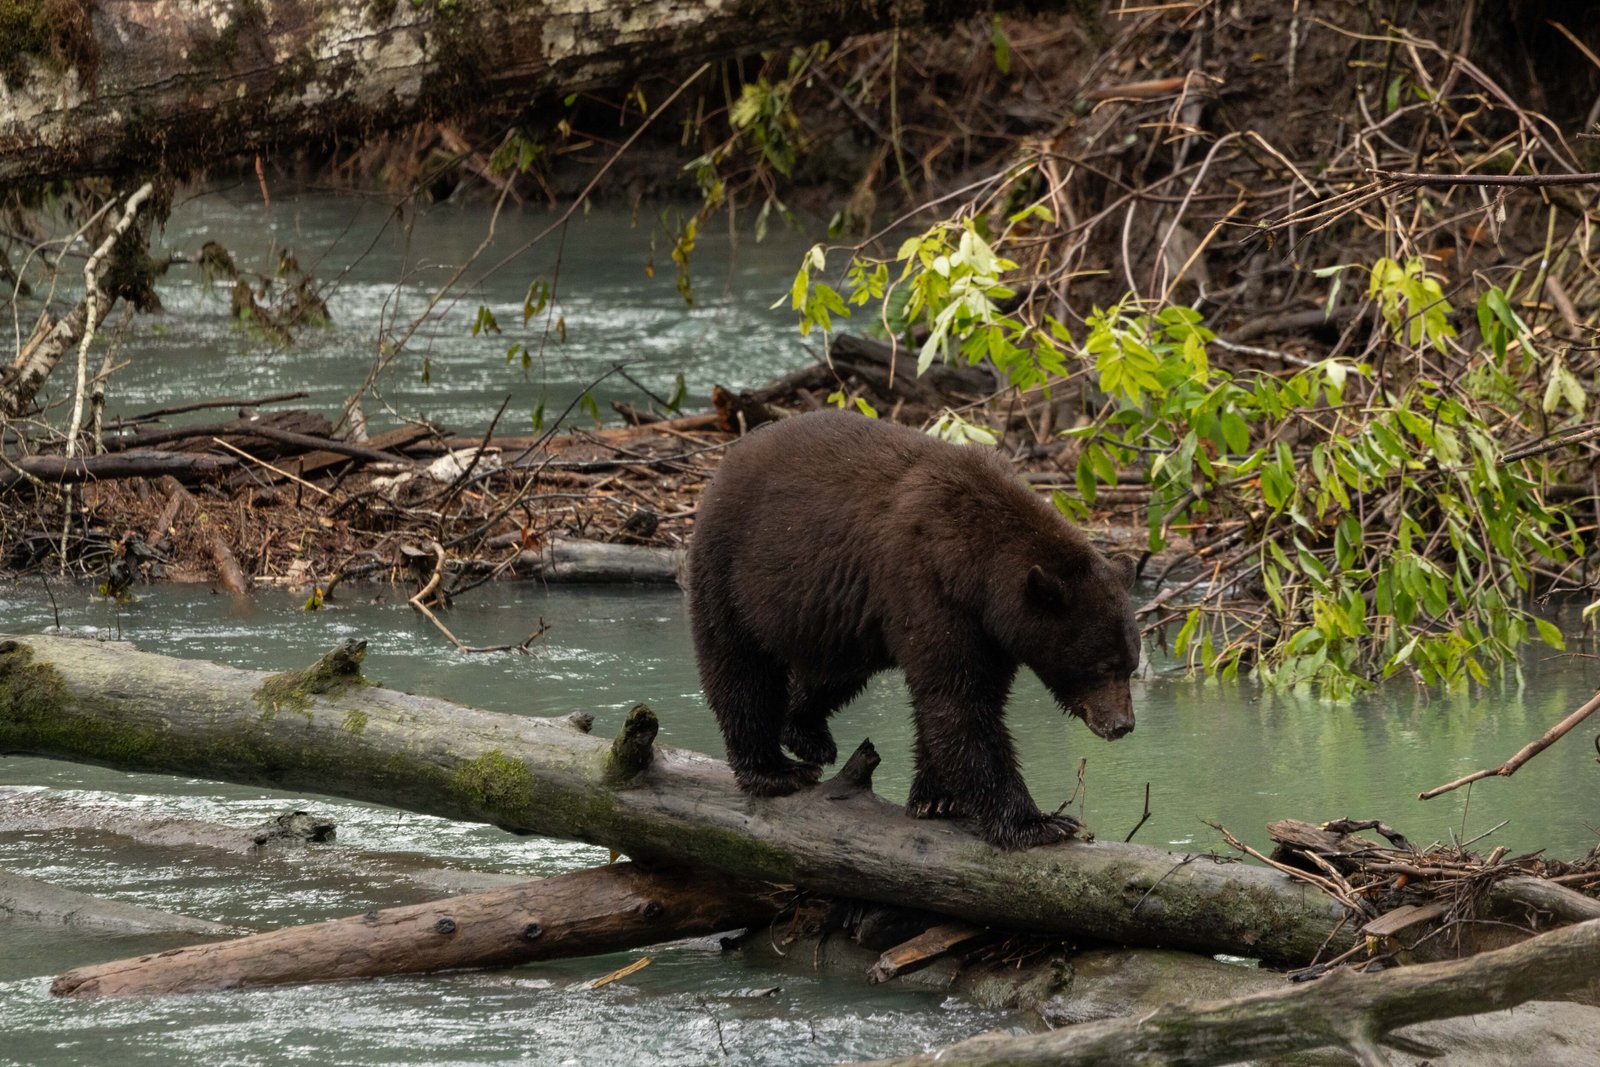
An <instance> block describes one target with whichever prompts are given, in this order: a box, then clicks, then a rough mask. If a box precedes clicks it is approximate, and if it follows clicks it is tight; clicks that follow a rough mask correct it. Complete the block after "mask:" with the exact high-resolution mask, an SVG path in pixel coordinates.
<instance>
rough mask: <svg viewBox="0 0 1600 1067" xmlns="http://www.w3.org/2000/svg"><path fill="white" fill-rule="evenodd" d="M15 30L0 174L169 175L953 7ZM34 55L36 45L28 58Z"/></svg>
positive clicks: (252, 5)
mask: <svg viewBox="0 0 1600 1067" xmlns="http://www.w3.org/2000/svg"><path fill="white" fill-rule="evenodd" d="M61 6H63V7H64V8H66V9H67V10H68V11H70V10H71V9H72V8H74V7H79V17H78V18H76V19H62V20H61V22H62V25H61V26H60V28H59V30H58V32H57V33H55V34H54V35H53V36H54V37H55V38H58V39H56V40H52V41H49V42H44V41H41V42H40V43H39V44H38V45H37V46H36V47H30V42H28V41H17V42H13V43H14V44H15V46H16V47H15V52H16V54H15V55H14V56H12V57H11V59H10V64H11V67H12V68H14V69H11V70H8V72H7V74H6V81H7V86H6V89H7V93H6V106H5V107H4V108H3V109H0V184H5V185H15V184H19V183H27V182H40V181H47V180H53V179H58V178H81V177H86V176H89V175H94V174H107V173H118V172H126V171H132V170H141V171H142V170H153V169H159V168H170V169H175V170H178V171H180V172H183V171H188V170H192V169H194V168H196V167H199V166H203V165H204V164H205V163H206V162H208V161H210V160H213V159H217V158H223V157H228V156H238V155H245V154H249V153H253V152H259V151H267V150H270V149H271V148H273V147H274V146H278V145H287V146H289V147H291V148H292V147H298V146H299V145H300V144H302V143H304V142H305V141H306V140H308V139H312V140H315V139H326V138H331V137H335V136H341V135H348V136H352V137H357V138H360V137H367V136H370V135H371V134H372V133H373V132H375V131H379V130H384V129H392V128H396V127H399V126H403V125H405V124H408V123H411V122H415V121H417V120H419V119H430V118H431V119H437V118H441V117H444V116H446V115H449V114H452V113H455V112H458V111H471V112H473V113H474V114H478V115H482V114H485V113H487V112H493V111H494V110H496V109H499V110H503V111H506V112H510V111H513V110H518V109H521V108H524V107H527V106H529V102H530V101H532V100H535V99H537V98H538V97H539V96H540V94H549V93H555V92H561V93H571V92H577V91H581V90H586V89H594V88H597V87H603V86H625V85H627V84H628V83H629V82H630V81H632V80H633V79H634V78H636V77H637V76H638V75H640V74H643V73H651V74H659V73H662V72H671V71H673V70H674V69H676V68H679V67H683V68H687V67H688V66H692V65H693V64H694V63H697V62H700V61H703V60H709V59H716V58H719V57H722V56H726V55H731V54H734V53H736V52H758V51H762V50H765V49H771V48H776V47H781V46H784V45H788V44H797V43H803V42H808V41H812V40H818V39H822V38H832V37H839V36H844V35H846V34H850V33H859V32H866V31H870V30H875V29H888V28H891V27H893V26H895V25H897V24H898V25H903V26H906V25H913V24H916V23H918V22H923V21H934V20H945V19H951V18H959V17H963V16H966V15H968V14H970V13H971V5H970V4H966V3H959V2H957V0H902V2H899V3H894V4H881V3H876V2H872V0H843V2H838V3H836V2H827V3H820V2H811V3H794V2H793V0H783V2H776V0H749V2H744V3H738V4H728V3H720V2H716V0H640V2H637V3H631V4H623V5H618V4H597V3H593V2H592V0H533V2H529V3H517V4H505V3H490V2H488V0H461V2H457V3H451V4H442V3H438V4H435V3H427V4H421V3H404V2H402V3H397V2H395V0H387V2H372V0H311V2H298V0H297V2H289V0H217V2H214V3H207V4H154V3H150V2H149V0H96V2H94V3H89V2H88V0H64V3H63V4H62V5H61ZM34 53H37V54H34Z"/></svg>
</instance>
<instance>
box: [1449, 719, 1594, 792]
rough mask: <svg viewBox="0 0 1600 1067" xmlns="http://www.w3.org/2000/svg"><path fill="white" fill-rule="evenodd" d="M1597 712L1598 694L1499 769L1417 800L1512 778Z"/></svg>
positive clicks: (1486, 770)
mask: <svg viewBox="0 0 1600 1067" xmlns="http://www.w3.org/2000/svg"><path fill="white" fill-rule="evenodd" d="M1597 710H1600V693H1596V694H1595V695H1594V697H1593V698H1592V699H1591V700H1590V701H1589V702H1588V703H1587V704H1585V705H1584V706H1583V707H1581V708H1579V709H1578V710H1577V711H1575V712H1573V713H1572V714H1571V715H1568V716H1567V717H1566V718H1565V719H1562V720H1561V721H1560V722H1558V723H1556V724H1555V725H1554V726H1552V727H1550V729H1548V730H1546V731H1545V732H1544V735H1543V736H1542V737H1540V738H1539V739H1538V740H1537V741H1530V742H1529V743H1528V744H1526V745H1524V746H1523V747H1522V750H1521V751H1519V752H1518V753H1517V754H1516V755H1515V756H1512V757H1511V758H1510V759H1508V760H1506V762H1505V763H1504V765H1502V766H1499V767H1486V768H1484V769H1483V770H1481V771H1473V772H1472V773H1471V774H1469V775H1467V776H1466V777H1465V778H1457V779H1456V780H1455V781H1453V782H1450V783H1448V784H1446V785H1441V786H1436V787H1435V788H1433V789H1430V790H1428V791H1427V792H1426V793H1418V794H1417V799H1418V800H1432V799H1433V798H1434V797H1436V796H1438V795H1440V794H1441V793H1448V792H1450V790H1452V789H1459V788H1461V787H1462V786H1464V785H1469V784H1470V783H1472V782H1476V781H1478V780H1479V779H1481V778H1496V777H1498V778H1510V777H1511V776H1512V775H1513V774H1516V773H1517V768H1518V767H1521V766H1522V765H1523V764H1524V763H1527V762H1528V761H1529V760H1531V759H1532V758H1533V757H1535V756H1537V755H1538V754H1539V753H1541V752H1543V751H1544V750H1545V749H1547V748H1549V747H1550V746H1551V745H1553V744H1555V743H1556V742H1557V741H1559V740H1561V738H1562V737H1564V736H1565V735H1566V734H1567V733H1568V731H1570V730H1571V729H1572V728H1573V727H1574V726H1576V725H1578V724H1579V723H1580V722H1582V721H1583V720H1584V719H1587V718H1588V717H1589V716H1590V715H1593V714H1594V713H1595V711H1597Z"/></svg>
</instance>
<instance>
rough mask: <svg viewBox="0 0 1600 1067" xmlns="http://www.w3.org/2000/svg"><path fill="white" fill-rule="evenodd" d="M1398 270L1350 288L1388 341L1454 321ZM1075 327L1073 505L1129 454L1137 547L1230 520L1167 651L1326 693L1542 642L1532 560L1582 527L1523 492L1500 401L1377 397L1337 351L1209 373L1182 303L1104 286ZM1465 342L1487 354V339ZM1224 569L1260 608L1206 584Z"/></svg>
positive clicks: (1564, 544) (1434, 675)
mask: <svg viewBox="0 0 1600 1067" xmlns="http://www.w3.org/2000/svg"><path fill="white" fill-rule="evenodd" d="M1413 268H1415V269H1413ZM1419 270H1420V265H1418V264H1415V263H1413V265H1412V266H1410V267H1406V268H1401V267H1398V266H1397V265H1396V264H1395V263H1394V262H1393V261H1390V260H1384V261H1380V263H1379V264H1378V265H1377V267H1376V268H1374V271H1373V277H1374V279H1375V282H1374V285H1373V287H1372V289H1371V290H1370V291H1371V293H1372V294H1373V296H1374V297H1375V299H1377V300H1378V302H1379V307H1380V309H1381V310H1382V312H1383V315H1384V318H1385V321H1386V323H1387V324H1388V325H1389V328H1390V329H1391V330H1392V331H1393V332H1394V333H1395V334H1396V335H1397V336H1396V340H1397V341H1400V342H1402V343H1407V344H1411V345H1418V346H1430V347H1431V346H1439V345H1441V344H1442V343H1443V342H1444V341H1445V340H1446V339H1449V338H1453V337H1454V336H1455V330H1454V328H1453V327H1451V325H1450V324H1449V323H1448V322H1447V321H1445V320H1443V319H1442V318H1438V317H1435V313H1436V312H1441V309H1444V308H1448V304H1447V303H1446V302H1445V301H1444V300H1443V297H1442V295H1441V293H1440V289H1439V285H1438V282H1437V280H1436V279H1433V278H1431V277H1427V276H1426V275H1423V274H1419V273H1418V271H1419ZM1486 299H1489V298H1486ZM1490 304H1491V305H1500V306H1502V307H1503V306H1504V305H1505V300H1504V294H1503V293H1499V294H1498V295H1497V296H1495V297H1493V298H1492V299H1490ZM1489 314H1490V315H1491V317H1492V318H1493V319H1494V321H1496V322H1500V323H1502V324H1503V325H1505V326H1506V329H1508V330H1513V331H1514V330H1517V329H1519V327H1518V326H1517V325H1516V324H1515V322H1514V321H1513V320H1514V317H1513V316H1510V315H1505V316H1504V317H1502V316H1500V315H1499V314H1497V313H1495V312H1494V311H1493V310H1491V311H1490V312H1489ZM1088 322H1089V326H1090V334H1089V337H1088V339H1087V340H1086V342H1085V344H1084V355H1085V357H1086V358H1089V359H1092V360H1093V362H1094V369H1095V373H1096V375H1097V384H1098V385H1099V387H1100V389H1101V390H1103V391H1104V392H1105V394H1106V396H1107V400H1108V403H1107V404H1106V406H1105V407H1104V408H1103V409H1102V411H1101V413H1100V416H1099V418H1097V419H1096V420H1095V421H1094V423H1092V424H1091V425H1090V426H1087V427H1085V428H1084V429H1083V430H1081V431H1076V433H1077V435H1078V436H1080V437H1081V438H1082V445H1081V451H1080V455H1079V460H1078V466H1077V483H1078V486H1079V489H1080V492H1081V493H1082V494H1083V496H1084V498H1085V499H1086V500H1088V501H1090V502H1092V501H1093V499H1094V495H1095V493H1096V491H1097V489H1098V487H1100V486H1102V485H1109V484H1115V483H1116V480H1117V476H1118V473H1119V471H1122V470H1126V469H1129V468H1132V469H1135V470H1140V471H1142V472H1143V473H1144V474H1145V475H1146V477H1147V478H1148V481H1149V484H1150V488H1151V501H1150V505H1149V509H1148V521H1149V543H1150V548H1151V549H1152V550H1156V549H1160V548H1162V547H1164V546H1165V544H1166V537H1167V531H1168V529H1169V528H1170V526H1171V524H1172V523H1174V522H1176V521H1181V520H1189V519H1192V518H1196V517H1202V516H1203V517H1206V518H1209V519H1211V520H1213V521H1220V522H1225V523H1229V524H1231V525H1233V526H1234V527H1236V528H1239V529H1240V530H1241V533H1242V534H1243V536H1241V537H1239V538H1237V540H1239V541H1240V542H1241V548H1240V549H1239V550H1237V560H1236V562H1237V563H1238V564H1239V565H1240V567H1241V570H1240V571H1239V572H1237V573H1236V574H1235V575H1234V577H1233V579H1232V580H1231V581H1230V582H1229V583H1227V584H1223V585H1219V587H1218V588H1216V589H1215V590H1213V591H1211V593H1210V595H1203V596H1202V597H1201V599H1200V601H1199V603H1196V604H1194V605H1193V606H1192V607H1190V608H1189V610H1188V611H1187V613H1186V614H1183V615H1182V616H1181V617H1182V618H1183V623H1182V625H1181V627H1180V628H1179V630H1178V632H1177V634H1176V636H1175V638H1174V641H1173V646H1172V647H1173V651H1174V652H1175V653H1176V654H1177V655H1178V656H1179V657H1181V658H1184V659H1186V660H1187V661H1188V662H1189V663H1190V664H1191V665H1193V666H1197V667H1201V668H1204V669H1206V670H1207V671H1213V672H1218V673H1221V674H1222V675H1224V676H1231V675H1233V674H1234V673H1236V672H1237V671H1239V670H1240V669H1241V668H1242V667H1245V666H1251V665H1253V666H1254V667H1255V669H1256V670H1257V672H1258V673H1259V674H1260V676H1261V677H1263V678H1264V679H1265V680H1267V681H1268V682H1271V683H1276V684H1279V685H1283V686H1288V687H1311V688H1315V689H1317V690H1318V691H1320V692H1322V693H1323V694H1325V695H1327V696H1332V697H1339V696H1344V695H1347V694H1348V693H1349V692H1350V691H1351V690H1353V689H1355V688H1358V687H1359V686H1362V685H1364V684H1366V683H1368V682H1370V681H1372V680H1374V679H1377V678H1380V677H1387V676H1390V675H1393V674H1395V673H1397V672H1401V671H1407V672H1410V673H1411V674H1412V675H1413V676H1415V677H1416V678H1418V679H1419V680H1421V681H1422V682H1424V683H1425V684H1429V685H1443V686H1455V685H1461V684H1464V683H1465V682H1467V681H1468V680H1471V681H1476V682H1479V683H1482V682H1486V681H1487V680H1488V679H1489V676H1490V673H1491V672H1492V671H1497V670H1501V669H1504V668H1506V667H1509V666H1514V664H1515V658H1514V657H1515V653H1516V651H1517V649H1518V646H1520V645H1521V644H1522V642H1523V641H1524V640H1526V639H1527V638H1528V637H1529V636H1530V635H1531V634H1535V633H1536V634H1537V635H1538V636H1539V637H1540V638H1542V639H1543V640H1544V641H1545V642H1546V643H1548V644H1551V645H1552V646H1554V647H1560V641H1561V636H1560V633H1559V631H1558V630H1556V629H1555V628H1554V627H1553V626H1551V625H1550V624H1549V623H1547V622H1544V621H1543V620H1541V619H1537V618H1534V617H1533V616H1531V615H1530V614H1529V613H1528V612H1527V611H1526V610H1525V609H1524V607H1523V606H1522V605H1523V604H1524V603H1525V601H1526V597H1527V594H1528V593H1529V592H1530V591H1531V589H1532V584H1533V576H1534V572H1535V569H1536V568H1537V567H1539V566H1540V565H1542V564H1546V563H1553V564H1562V563H1564V562H1566V561H1568V560H1569V559H1570V558H1571V557H1572V556H1573V555H1574V554H1581V553H1582V551H1583V541H1582V539H1581V537H1580V536H1579V535H1578V534H1577V532H1576V531H1575V530H1574V528H1573V526H1572V524H1571V523H1570V522H1568V521H1567V519H1566V517H1565V516H1564V515H1563V514H1561V513H1560V512H1559V511H1557V510H1555V509H1552V508H1549V507H1547V506H1546V505H1545V504H1543V503H1542V502H1541V500H1540V496H1539V492H1538V490H1539V482H1538V478H1537V476H1535V475H1532V474H1530V473H1528V472H1527V471H1525V470H1523V469H1522V468H1521V467H1519V465H1516V464H1507V463H1506V462H1505V460H1504V458H1503V450H1502V447H1501V444H1500V441H1499V439H1498V437H1497V434H1496V432H1495V430H1494V426H1495V425H1497V424H1499V423H1500V422H1501V421H1502V419H1503V417H1504V414H1503V412H1501V411H1500V410H1499V409H1497V408H1495V407H1493V406H1491V405H1490V404H1488V403H1487V402H1485V400H1484V399H1483V398H1482V397H1473V396H1471V395H1466V394H1464V393H1463V392H1462V391H1460V390H1458V389H1455V388H1453V387H1452V386H1451V385H1450V384H1448V383H1441V382H1437V381H1434V380H1432V379H1430V378H1427V377H1422V376H1417V377H1414V378H1412V379H1410V380H1409V381H1406V382H1404V383H1403V384H1400V385H1398V386H1395V385H1393V383H1391V388H1389V389H1383V390H1380V389H1378V388H1377V381H1376V376H1375V372H1374V370H1373V368H1372V367H1371V366H1368V365H1366V364H1352V363H1348V362H1344V361H1331V360H1330V361H1325V362H1323V363H1319V364H1317V365H1315V366H1312V367H1309V368H1306V369H1304V370H1301V371H1299V372H1297V373H1295V374H1292V375H1290V376H1288V377H1285V378H1279V377H1274V376H1272V375H1269V374H1266V373H1261V372H1252V373H1250V374H1242V375H1240V376H1238V377H1235V376H1233V375H1229V374H1227V373H1225V372H1222V371H1218V370H1215V369H1213V368H1211V367H1210V364H1209V359H1208V358H1207V352H1206V346H1207V344H1208V342H1210V340H1211V339H1212V336H1211V334H1210V331H1208V330H1206V329H1205V327H1204V326H1203V325H1202V324H1201V322H1200V317H1199V316H1198V315H1197V314H1196V313H1195V312H1193V311H1191V310H1189V309H1186V308H1172V307H1168V308H1163V309H1161V310H1159V311H1156V312H1154V313H1150V312H1148V311H1146V310H1144V309H1142V308H1141V307H1140V306H1139V305H1137V304H1136V303H1134V302H1131V301H1126V302H1124V303H1123V304H1120V305H1118V306H1116V307H1113V308H1111V309H1109V310H1106V311H1099V310H1098V309H1097V310H1096V311H1095V312H1094V313H1093V314H1092V315H1090V316H1089V319H1088ZM1520 329H1524V330H1525V328H1520ZM1484 336H1485V340H1486V342H1487V343H1488V349H1489V354H1490V355H1492V354H1493V352H1494V350H1495V345H1496V338H1497V336H1498V335H1495V334H1493V333H1491V331H1488V330H1485V331H1484ZM1501 340H1503V338H1501ZM1354 392H1358V393H1359V395H1361V396H1363V397H1364V398H1365V402H1364V403H1363V404H1359V405H1358V404H1354V403H1350V402H1349V397H1350V396H1351V395H1352V393H1354ZM1291 440H1297V441H1298V442H1299V443H1298V444H1294V445H1291V444H1290V443H1289V441H1291ZM1060 504H1061V502H1059V501H1058V506H1060ZM1245 582H1249V583H1250V584H1252V585H1254V586H1257V587H1258V588H1259V592H1260V593H1261V595H1262V596H1263V597H1264V598H1265V604H1264V607H1266V608H1267V609H1269V610H1267V611H1266V613H1265V615H1263V614H1262V613H1261V611H1260V610H1259V609H1258V608H1256V607H1254V606H1249V605H1246V606H1243V607H1241V606H1240V605H1239V604H1238V603H1237V602H1234V601H1227V600H1224V599H1223V598H1224V596H1225V595H1227V594H1228V593H1229V590H1230V589H1231V590H1232V591H1233V592H1234V593H1235V594H1237V593H1238V592H1239V591H1241V590H1240V588H1239V587H1240V585H1242V584H1243V583H1245Z"/></svg>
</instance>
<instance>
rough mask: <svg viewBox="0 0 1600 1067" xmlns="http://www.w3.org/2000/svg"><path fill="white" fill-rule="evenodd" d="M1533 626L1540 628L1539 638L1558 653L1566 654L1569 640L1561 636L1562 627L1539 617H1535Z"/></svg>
mask: <svg viewBox="0 0 1600 1067" xmlns="http://www.w3.org/2000/svg"><path fill="white" fill-rule="evenodd" d="M1533 624H1534V625H1535V626H1537V627H1538V628H1539V638H1540V639H1541V640H1542V641H1544V643H1545V644H1547V645H1549V646H1550V647H1551V648H1553V649H1555V650H1556V651H1557V652H1565V651H1566V648H1567V639H1566V638H1565V637H1563V636H1562V635H1561V629H1560V627H1558V626H1556V625H1555V624H1554V623H1551V622H1547V621H1545V620H1544V619H1541V618H1539V617H1538V616H1535V617H1534V620H1533Z"/></svg>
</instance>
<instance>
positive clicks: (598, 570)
mask: <svg viewBox="0 0 1600 1067" xmlns="http://www.w3.org/2000/svg"><path fill="white" fill-rule="evenodd" d="M517 569H518V570H519V571H520V572H522V573H525V574H531V575H534V576H536V577H539V578H543V579H544V580H545V581H549V582H608V583H609V582H638V583H641V584H649V585H670V584H673V583H676V582H677V581H678V578H679V575H680V574H681V572H682V570H683V549H681V548H657V547H655V546H653V545H615V544H611V543H609V542H606V541H579V540H575V539H573V538H570V537H557V538H552V539H551V540H550V541H549V542H548V543H546V544H545V546H544V547H543V548H539V549H525V550H524V551H523V552H522V553H521V555H519V556H518V557H517Z"/></svg>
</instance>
